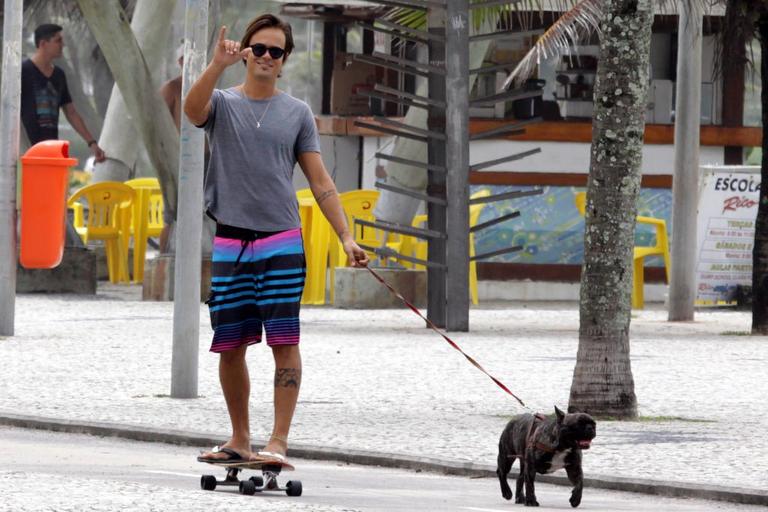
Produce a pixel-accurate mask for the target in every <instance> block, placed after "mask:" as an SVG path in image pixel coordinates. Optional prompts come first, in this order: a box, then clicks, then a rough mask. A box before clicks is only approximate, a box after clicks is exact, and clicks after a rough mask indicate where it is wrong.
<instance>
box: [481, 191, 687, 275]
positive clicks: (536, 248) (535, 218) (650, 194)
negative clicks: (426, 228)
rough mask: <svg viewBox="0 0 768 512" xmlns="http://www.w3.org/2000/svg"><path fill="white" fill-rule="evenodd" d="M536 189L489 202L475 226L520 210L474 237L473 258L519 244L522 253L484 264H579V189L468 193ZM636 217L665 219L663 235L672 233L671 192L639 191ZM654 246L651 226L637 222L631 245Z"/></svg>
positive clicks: (654, 263) (581, 235)
mask: <svg viewBox="0 0 768 512" xmlns="http://www.w3.org/2000/svg"><path fill="white" fill-rule="evenodd" d="M534 188H541V189H542V190H543V193H542V194H541V195H538V196H531V197H523V198H520V199H513V200H509V201H499V202H496V203H489V204H488V205H487V206H486V207H485V208H484V209H483V211H482V213H481V214H480V220H479V222H480V223H482V222H484V221H487V220H490V219H493V218H496V217H499V216H501V215H505V214H507V213H511V212H514V211H518V210H519V211H520V217H518V218H516V219H511V220H508V221H505V222H503V223H501V224H497V225H495V226H492V227H490V228H488V229H485V230H483V231H480V232H479V233H475V250H476V252H477V253H478V254H481V253H486V252H491V251H494V250H499V249H504V248H506V247H510V246H513V245H522V246H523V248H524V249H523V250H522V251H519V252H516V253H510V254H504V255H501V256H496V257H494V258H491V259H489V260H484V261H493V262H508V263H537V264H566V265H581V263H582V262H583V257H584V218H583V217H582V216H581V215H579V211H578V210H577V209H576V205H575V203H574V201H573V198H574V195H575V194H576V193H577V192H582V191H584V190H586V189H585V188H583V187H556V186H553V187H520V186H487V185H477V186H473V187H472V190H471V191H472V193H474V192H476V191H478V190H481V189H489V190H490V191H491V193H492V194H500V193H503V192H509V191H512V190H530V189H534ZM638 214H639V215H644V216H647V217H657V218H662V219H665V220H666V221H667V231H668V232H669V234H670V236H671V234H672V224H671V220H670V218H671V216H672V191H671V190H670V189H661V188H644V189H642V190H641V192H640V199H639V203H638ZM653 242H654V232H653V228H652V227H650V226H646V225H643V224H638V227H637V233H636V235H635V243H636V245H650V244H652V243H653ZM646 265H647V266H663V262H662V260H661V258H649V259H648V260H647V263H646Z"/></svg>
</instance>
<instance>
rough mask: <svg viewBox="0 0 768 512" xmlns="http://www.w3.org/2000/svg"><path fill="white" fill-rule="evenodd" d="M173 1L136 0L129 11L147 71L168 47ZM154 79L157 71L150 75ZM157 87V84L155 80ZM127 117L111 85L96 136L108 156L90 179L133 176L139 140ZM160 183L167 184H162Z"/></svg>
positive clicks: (132, 27)
mask: <svg viewBox="0 0 768 512" xmlns="http://www.w3.org/2000/svg"><path fill="white" fill-rule="evenodd" d="M175 4H176V2H175V0H171V1H166V2H161V3H157V2H155V1H154V0H139V1H138V2H137V3H136V8H135V10H134V11H133V18H132V19H131V30H133V33H134V34H135V36H136V42H137V43H138V44H139V48H140V49H141V53H142V55H143V57H144V60H145V61H146V63H147V67H148V68H149V69H150V70H156V69H158V68H160V65H161V63H162V60H163V58H164V57H165V53H168V48H167V47H166V46H165V44H164V43H165V41H166V40H167V39H168V26H169V25H170V23H171V18H172V14H173V10H174V7H175ZM153 78H155V79H157V74H155V75H154V76H153ZM155 85H156V86H157V87H158V88H159V87H160V84H159V83H157V80H156V81H155ZM130 117H131V115H130V111H129V110H128V107H127V106H126V104H125V100H124V99H123V95H122V94H121V91H120V88H119V86H118V85H117V84H115V85H114V86H113V88H112V96H111V97H110V99H109V106H108V107H107V115H106V119H105V121H104V131H103V132H102V133H101V137H100V138H99V146H101V147H102V148H103V149H104V151H105V152H106V153H107V155H108V156H109V158H108V159H107V160H105V161H104V162H102V163H97V164H95V165H94V170H93V174H94V176H93V177H94V181H96V182H99V181H126V180H128V179H130V178H133V177H134V169H135V166H136V160H137V158H138V154H139V149H140V148H139V146H140V139H139V138H138V137H137V135H136V128H135V127H134V125H133V124H132V123H127V122H126V119H129V118H130ZM162 185H165V186H168V184H166V183H162V184H161V187H162Z"/></svg>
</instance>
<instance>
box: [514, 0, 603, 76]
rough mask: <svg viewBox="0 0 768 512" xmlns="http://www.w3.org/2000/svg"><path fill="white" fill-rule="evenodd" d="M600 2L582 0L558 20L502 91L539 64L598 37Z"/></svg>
mask: <svg viewBox="0 0 768 512" xmlns="http://www.w3.org/2000/svg"><path fill="white" fill-rule="evenodd" d="M603 3H604V2H603V0H582V1H581V2H579V3H578V4H576V5H575V6H574V7H573V8H572V9H570V10H569V11H567V12H566V13H565V14H563V15H562V16H560V17H559V18H558V19H557V21H556V22H555V23H554V24H552V26H550V27H549V28H548V29H547V31H546V32H544V34H542V36H541V37H539V39H538V41H536V44H535V45H534V46H533V48H531V49H530V50H529V51H528V53H527V54H526V55H525V57H523V59H522V60H521V61H520V62H519V63H518V65H517V66H516V67H515V69H514V70H513V71H512V73H510V75H509V76H508V77H507V79H506V80H505V81H504V85H503V89H508V88H509V87H510V86H512V85H517V84H519V83H520V82H522V81H523V80H525V79H526V78H528V77H529V76H531V74H532V73H533V72H534V70H535V69H536V67H537V66H538V65H539V63H540V62H541V59H547V58H549V57H550V56H553V55H560V54H561V53H562V52H563V51H565V50H567V49H568V48H571V47H573V46H576V45H578V44H579V43H580V42H582V41H585V40H586V39H588V38H589V37H591V36H592V34H593V33H595V32H596V33H598V34H599V30H600V19H601V18H602V16H603Z"/></svg>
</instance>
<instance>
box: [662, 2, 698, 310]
mask: <svg viewBox="0 0 768 512" xmlns="http://www.w3.org/2000/svg"><path fill="white" fill-rule="evenodd" d="M678 12H679V13H680V14H679V28H678V30H679V33H678V34H679V35H678V44H677V48H678V57H677V92H676V101H675V174H674V178H673V183H672V230H673V232H672V243H671V259H672V269H671V270H672V272H671V279H670V283H669V321H688V320H693V308H694V302H695V300H696V210H697V206H698V198H699V133H700V128H701V126H700V124H701V41H702V30H701V29H702V12H701V6H700V5H699V3H698V2H690V5H689V2H683V1H681V2H678Z"/></svg>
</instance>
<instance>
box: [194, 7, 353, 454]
mask: <svg viewBox="0 0 768 512" xmlns="http://www.w3.org/2000/svg"><path fill="white" fill-rule="evenodd" d="M225 35H226V27H222V28H221V31H220V32H219V39H218V43H217V44H216V49H215V52H214V56H213V59H212V60H211V62H210V64H209V65H208V67H207V68H206V70H205V71H204V72H203V74H202V75H201V76H200V78H199V79H198V80H197V81H196V82H195V83H194V84H193V85H192V87H191V88H190V90H189V94H188V95H187V98H186V99H185V101H184V113H185V114H186V116H187V117H188V118H189V119H190V121H191V122H192V123H194V124H195V125H196V126H199V127H201V128H204V129H205V131H206V133H207V136H208V140H209V143H210V149H211V159H210V163H209V167H208V173H207V177H206V181H205V207H206V212H207V213H208V215H209V216H211V217H212V218H213V219H214V220H215V221H216V237H215V239H214V246H213V258H212V263H213V264H212V271H211V274H212V275H211V296H210V298H209V300H208V306H209V308H210V313H211V325H212V327H213V330H214V335H213V343H212V345H211V351H212V352H217V353H219V354H220V360H219V380H220V382H221V388H222V391H223V393H224V398H225V401H226V403H227V409H228V411H229V417H230V421H231V423H232V437H231V438H230V439H229V441H227V442H226V443H225V444H224V445H222V447H221V448H219V447H216V448H214V449H213V450H211V451H209V452H206V453H204V454H202V456H201V457H199V460H201V461H203V462H224V461H228V462H237V461H249V460H271V461H275V462H281V463H282V462H285V455H286V452H287V449H288V432H289V429H290V426H291V420H292V418H293V413H294V410H295V408H296V401H297V398H298V394H299V387H300V385H301V356H300V353H299V303H300V300H301V294H302V291H303V288H304V277H305V273H306V269H305V259H304V248H303V243H302V236H301V223H300V220H299V212H298V203H297V200H296V193H295V191H294V188H293V182H292V175H293V168H294V166H295V164H296V163H297V162H298V163H299V165H300V166H301V169H302V171H303V172H304V174H305V176H306V177H307V180H308V182H309V186H310V188H311V190H312V193H313V195H314V197H315V200H316V201H317V203H318V206H319V207H320V209H321V210H322V212H323V215H325V217H326V218H327V219H328V221H329V222H330V224H331V226H332V227H333V229H334V230H335V231H336V233H337V235H338V236H339V239H340V240H341V242H342V244H343V246H344V251H345V252H346V254H347V256H348V258H349V261H350V262H351V264H352V265H353V266H365V265H366V264H367V263H368V258H367V256H366V254H365V251H363V250H362V249H361V248H360V247H359V246H358V245H357V244H356V243H355V242H354V240H353V238H352V236H351V234H350V232H349V229H348V226H347V223H346V217H345V215H344V211H343V210H342V207H341V202H340V201H339V197H338V194H337V191H336V186H335V185H334V183H333V180H332V179H331V177H330V176H329V175H328V172H327V171H326V169H325V166H324V165H323V161H322V159H321V156H320V143H319V139H318V134H317V128H316V126H315V121H314V116H313V114H312V112H311V110H310V108H309V106H307V104H306V103H304V102H302V101H300V100H298V99H296V98H293V97H291V96H290V95H288V94H286V93H285V92H283V91H280V90H278V89H277V86H276V84H277V78H278V77H279V76H280V73H281V71H282V68H283V65H284V63H285V60H286V59H287V58H288V55H290V53H291V51H292V50H293V37H292V34H291V27H290V25H289V24H287V23H285V22H284V21H282V20H280V19H279V18H277V17H275V16H273V15H271V14H265V15H262V16H259V17H257V18H256V19H254V20H253V21H251V23H250V24H249V25H248V28H247V29H246V31H245V35H244V36H243V38H242V40H241V41H240V42H237V41H232V40H228V39H225ZM238 62H243V63H244V64H245V69H246V72H245V79H244V81H243V83H242V84H240V85H238V86H236V87H232V88H230V89H226V90H220V89H215V88H214V86H215V84H216V81H217V80H218V79H219V77H220V76H221V74H222V73H223V72H224V70H225V69H226V68H227V67H228V66H231V65H232V64H236V63H238ZM262 330H264V331H265V332H266V338H267V345H269V347H270V348H271V349H272V354H273V356H274V359H275V378H274V408H275V418H274V426H273V430H272V435H271V436H270V439H269V441H268V442H267V445H266V446H265V447H264V448H263V450H261V451H259V452H258V453H253V452H252V451H251V437H250V425H249V417H248V400H249V396H250V379H249V376H248V368H247V365H246V359H245V353H246V349H247V347H248V345H252V344H254V343H259V342H261V339H262Z"/></svg>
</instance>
